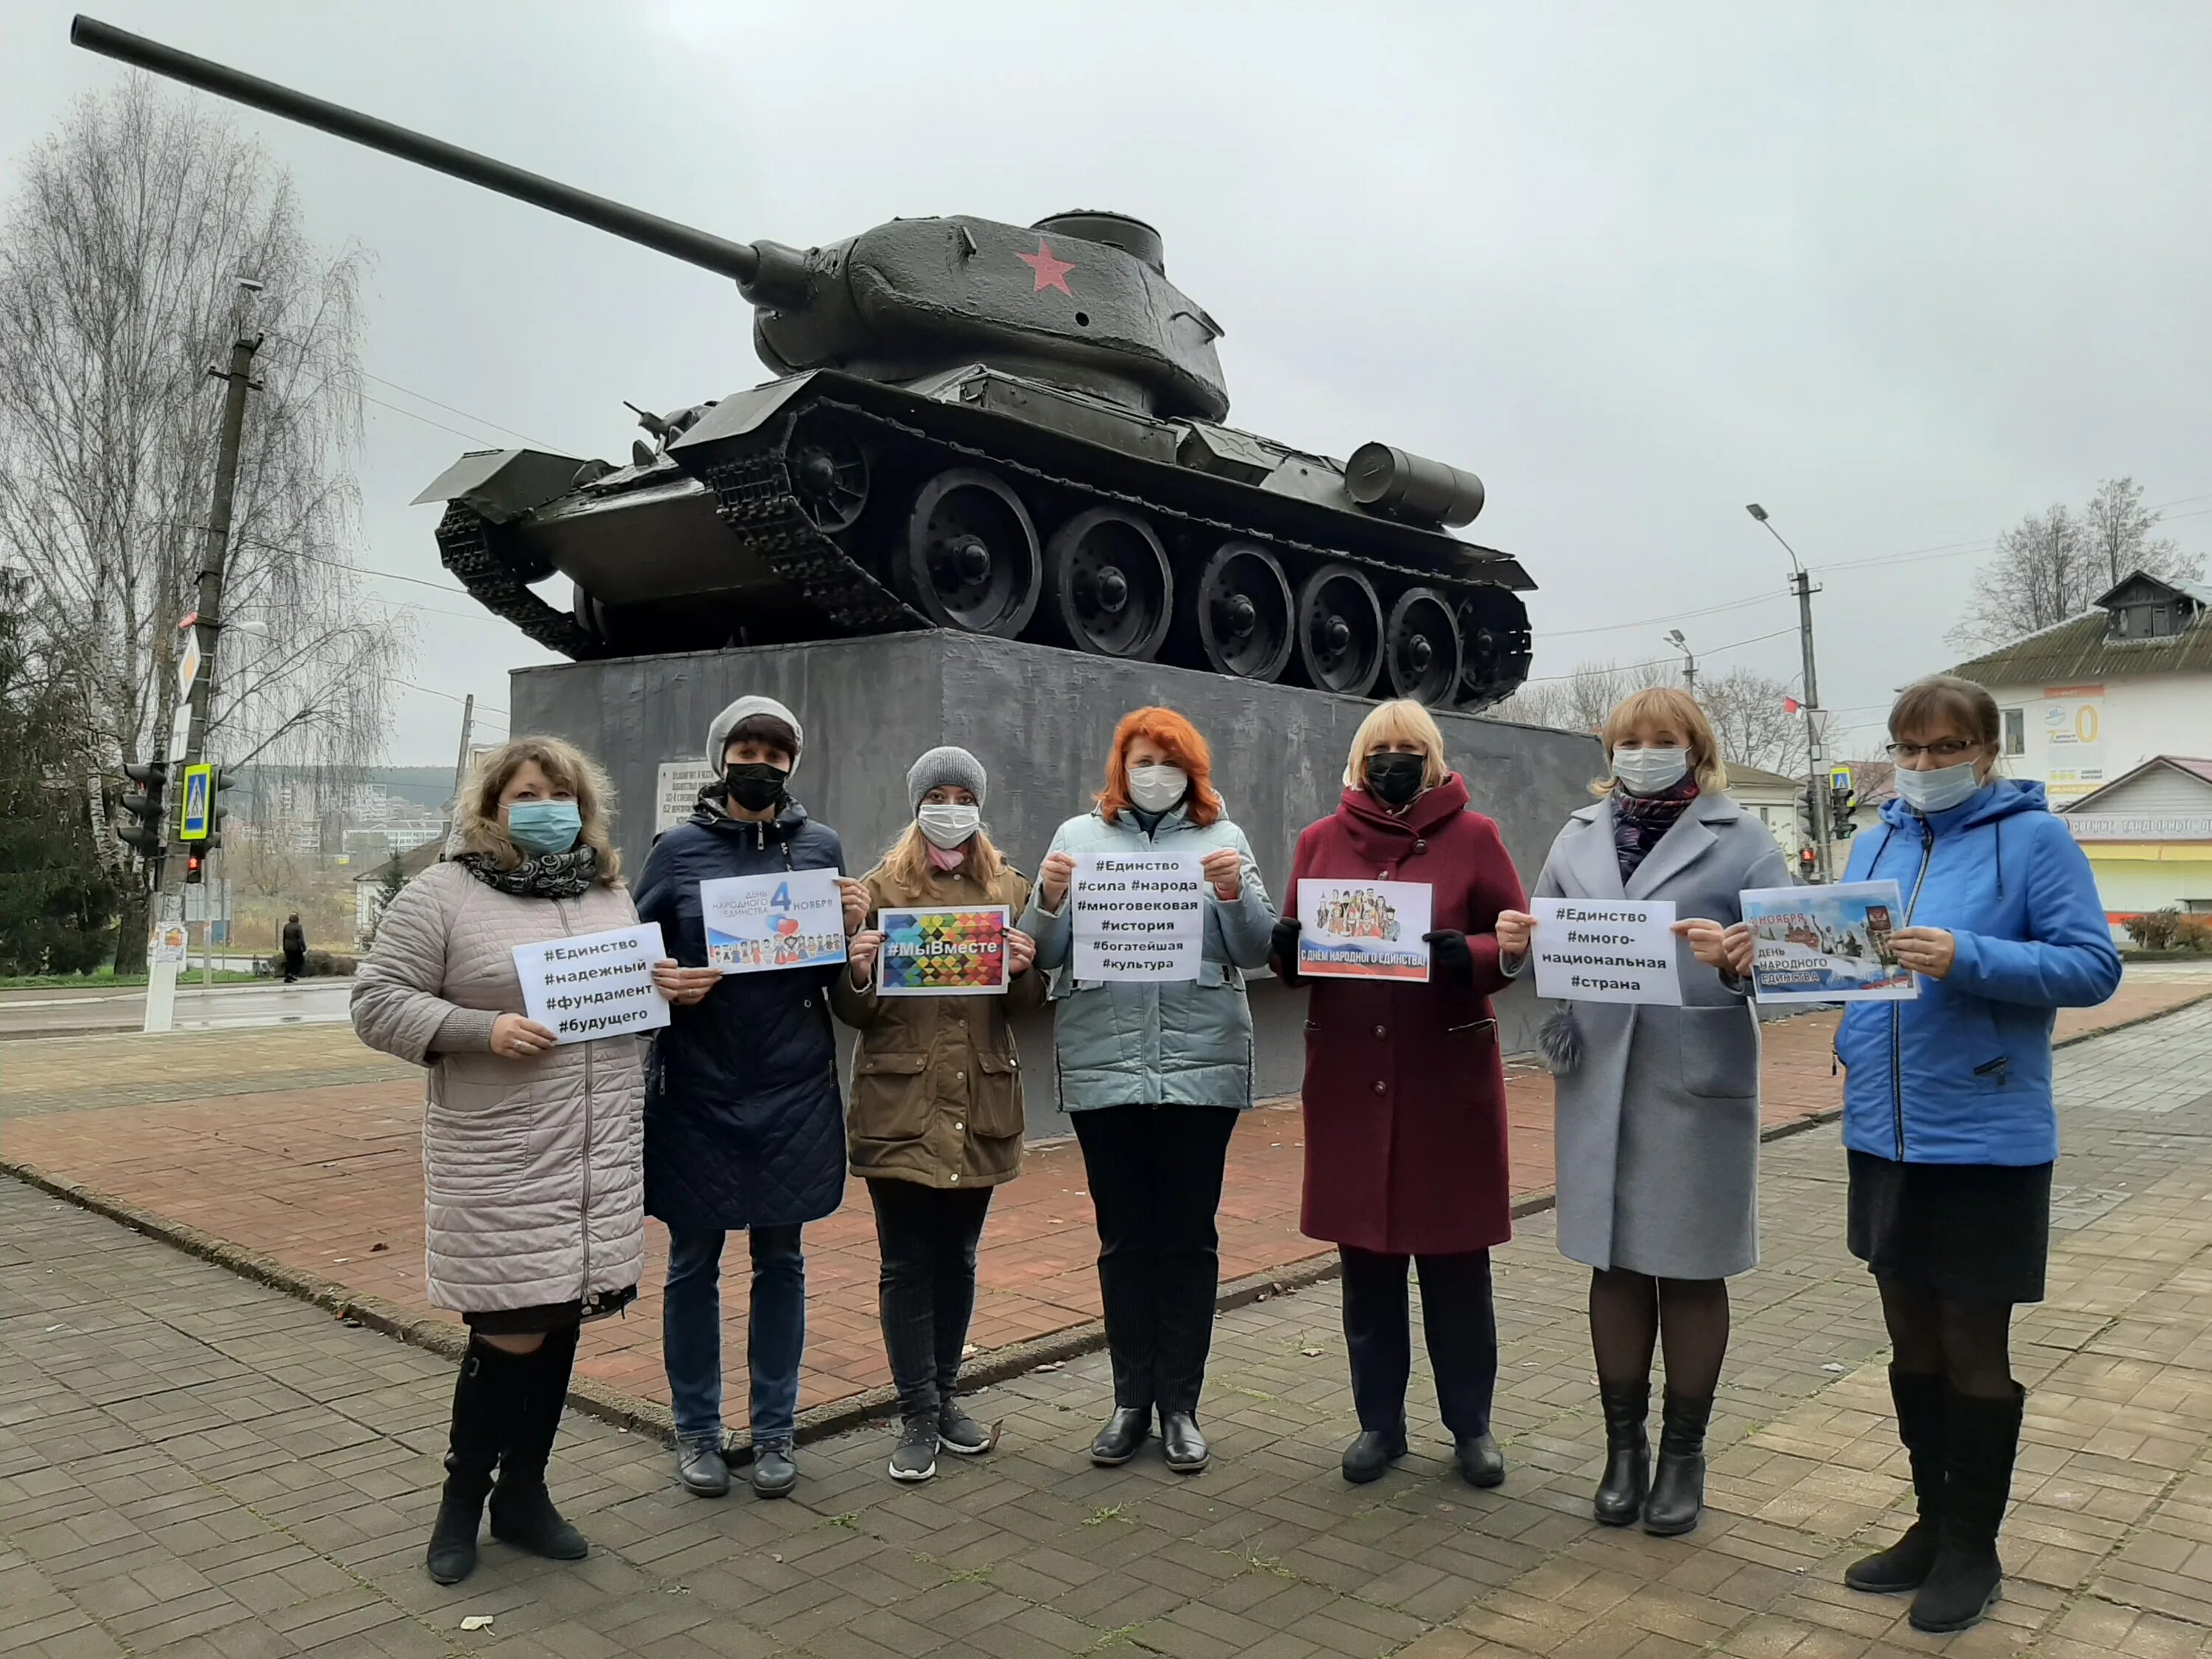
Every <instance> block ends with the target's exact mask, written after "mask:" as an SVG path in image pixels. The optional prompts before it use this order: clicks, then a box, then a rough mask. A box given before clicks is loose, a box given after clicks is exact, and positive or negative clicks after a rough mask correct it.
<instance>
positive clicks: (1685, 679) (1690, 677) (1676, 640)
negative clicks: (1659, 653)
mask: <svg viewBox="0 0 2212 1659" xmlns="http://www.w3.org/2000/svg"><path fill="white" fill-rule="evenodd" d="M1667 643H1668V644H1669V645H1671V646H1673V647H1674V648H1675V649H1676V650H1677V651H1679V652H1680V653H1682V685H1683V688H1684V689H1685V690H1687V691H1688V692H1689V694H1690V695H1691V696H1693V697H1694V696H1697V695H1698V659H1697V656H1696V653H1693V652H1692V650H1691V649H1690V642H1689V641H1687V640H1686V639H1684V638H1683V637H1682V630H1681V629H1679V628H1670V629H1668V630H1667Z"/></svg>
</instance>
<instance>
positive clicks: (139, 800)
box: [117, 760, 169, 864]
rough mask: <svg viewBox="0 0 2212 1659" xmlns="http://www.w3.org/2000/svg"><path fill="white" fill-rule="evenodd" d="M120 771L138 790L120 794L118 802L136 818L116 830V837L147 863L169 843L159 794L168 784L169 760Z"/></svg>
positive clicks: (157, 856)
mask: <svg viewBox="0 0 2212 1659" xmlns="http://www.w3.org/2000/svg"><path fill="white" fill-rule="evenodd" d="M123 775H124V776H125V777H126V778H128V779H130V780H131V782H133V783H135V784H137V786H138V793H136V794H131V795H125V796H124V798H123V800H122V803H121V805H122V807H123V810H124V811H125V812H127V813H129V814H130V815H131V817H132V818H133V819H135V820H136V822H135V823H130V824H127V825H125V827H124V828H123V829H121V830H120V831H118V835H117V839H118V840H119V841H121V842H123V844H124V845H125V847H130V848H136V849H137V854H138V856H139V857H140V858H142V859H144V860H146V861H147V862H148V863H149V864H151V863H152V862H153V861H154V860H156V859H158V858H160V857H161V853H162V850H163V849H164V848H167V846H168V844H169V836H168V825H167V823H164V822H163V820H162V816H161V814H162V794H163V792H164V791H166V790H167V788H168V786H169V763H168V762H167V761H165V760H154V761H148V762H147V763H145V764H144V765H143V766H126V767H125V768H124V769H123Z"/></svg>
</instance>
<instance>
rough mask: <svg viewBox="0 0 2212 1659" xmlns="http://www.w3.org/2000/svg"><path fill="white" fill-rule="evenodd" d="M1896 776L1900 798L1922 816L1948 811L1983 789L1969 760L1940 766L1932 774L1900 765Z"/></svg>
mask: <svg viewBox="0 0 2212 1659" xmlns="http://www.w3.org/2000/svg"><path fill="white" fill-rule="evenodd" d="M1895 776H1896V779H1897V794H1898V799H1900V800H1902V801H1903V802H1904V803H1905V805H1907V806H1909V807H1911V809H1912V810H1913V811H1916V812H1918V813H1921V814H1922V815H1923V816H1925V815H1926V814H1928V813H1929V812H1948V811H1950V810H1951V809H1952V808H1953V807H1954V806H1957V805H1960V804H1961V803H1962V802H1964V801H1965V800H1966V799H1968V798H1969V797H1970V796H1972V794H1973V793H1974V791H1976V790H1977V789H1979V788H1980V787H1982V786H1981V782H1980V781H1979V780H1978V779H1977V778H1976V777H1975V776H1974V763H1973V762H1972V761H1970V760H1962V761H1960V763H1958V764H1957V765H1956V766H1939V767H1936V769H1934V770H1933V771H1929V772H1916V771H1914V770H1913V769H1911V767H1907V766H1900V767H1899V768H1898V769H1897V771H1896V774H1895Z"/></svg>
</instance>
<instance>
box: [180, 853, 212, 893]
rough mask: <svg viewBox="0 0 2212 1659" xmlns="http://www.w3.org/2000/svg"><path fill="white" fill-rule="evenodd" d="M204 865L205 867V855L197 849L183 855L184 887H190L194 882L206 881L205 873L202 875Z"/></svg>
mask: <svg viewBox="0 0 2212 1659" xmlns="http://www.w3.org/2000/svg"><path fill="white" fill-rule="evenodd" d="M206 865H207V854H204V853H202V852H201V851H200V850H199V849H198V848H193V849H192V850H191V852H189V853H187V854H185V885H187V886H190V885H191V884H194V883H196V882H202V881H204V880H206V879H207V877H206V875H205V873H204V871H205V867H206Z"/></svg>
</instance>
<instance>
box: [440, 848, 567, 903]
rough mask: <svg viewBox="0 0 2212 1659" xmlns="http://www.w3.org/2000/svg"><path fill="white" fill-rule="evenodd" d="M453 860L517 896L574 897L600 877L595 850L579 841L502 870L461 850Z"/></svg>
mask: <svg viewBox="0 0 2212 1659" xmlns="http://www.w3.org/2000/svg"><path fill="white" fill-rule="evenodd" d="M453 862H454V863H456V864H458V865H459V866H461V867H462V868H463V869H465V870H466V871H467V872H469V873H470V874H471V875H472V876H474V877H475V878H477V880H478V881H480V882H482V883H483V884H484V885H485V886H487V887H491V888H496V889H497V890H499V891H501V892H502V893H513V894H514V895H515V896H517V897H519V898H543V899H564V898H574V897H575V896H577V895H579V894H580V893H581V892H583V891H584V890H586V888H588V887H589V886H590V885H591V884H592V883H593V882H595V881H597V880H598V879H599V853H598V851H597V849H595V848H591V847H586V846H585V845H583V844H582V843H580V842H579V843H578V844H577V845H576V846H574V847H571V848H569V849H568V851H567V852H565V853H544V854H539V855H538V857H536V858H529V859H525V860H523V861H522V862H521V863H520V864H518V865H516V866H514V868H513V869H512V870H502V869H501V868H500V867H499V866H497V865H496V864H495V863H493V862H492V861H491V860H490V859H489V857H487V856H486V855H485V854H482V853H461V854H456V855H455V857H454V859H453Z"/></svg>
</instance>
